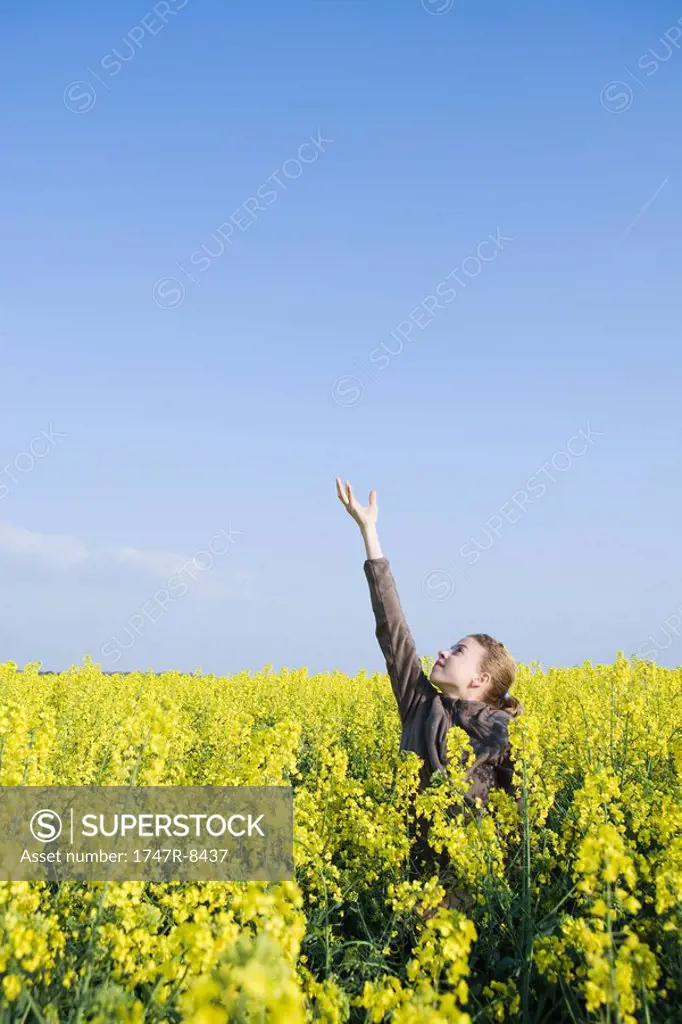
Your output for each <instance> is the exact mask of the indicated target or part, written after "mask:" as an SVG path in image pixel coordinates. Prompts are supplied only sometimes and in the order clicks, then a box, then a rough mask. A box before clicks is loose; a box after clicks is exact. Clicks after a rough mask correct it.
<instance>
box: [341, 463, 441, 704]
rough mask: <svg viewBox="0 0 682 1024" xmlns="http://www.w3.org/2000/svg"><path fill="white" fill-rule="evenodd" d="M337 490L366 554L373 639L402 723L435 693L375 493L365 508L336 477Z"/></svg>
mask: <svg viewBox="0 0 682 1024" xmlns="http://www.w3.org/2000/svg"><path fill="white" fill-rule="evenodd" d="M336 489H337V493H338V495H339V499H340V500H341V502H342V503H343V505H344V506H345V508H346V511H347V512H348V513H349V515H351V516H352V518H353V519H354V520H355V521H356V523H357V524H358V526H359V527H360V532H361V533H362V539H363V541H364V544H365V552H366V554H367V560H366V562H365V564H364V569H365V576H366V577H367V582H368V584H369V593H370V599H371V602H372V611H373V612H374V618H375V621H376V638H377V640H378V641H379V646H380V648H381V651H382V653H383V655H384V659H385V661H386V668H387V671H388V676H389V679H390V681H391V687H392V689H393V693H394V695H395V698H396V700H397V702H398V710H399V712H400V719H401V721H402V722H405V721H406V720H407V719H408V718H410V717H411V715H412V714H413V713H414V710H415V708H416V707H417V706H418V705H419V704H420V703H421V702H422V701H425V700H432V699H433V697H434V696H435V694H436V690H435V689H434V687H433V686H431V684H430V682H429V680H428V678H427V677H426V674H425V673H424V670H423V669H422V666H421V661H420V660H419V657H418V655H417V649H416V646H415V643H414V639H413V637H412V633H411V632H410V630H409V627H408V625H407V622H406V621H405V615H404V614H403V610H402V607H401V605H400V599H399V597H398V591H397V589H396V585H395V580H394V579H393V573H392V572H391V567H390V565H389V562H388V559H387V558H384V555H383V553H382V550H381V545H380V544H379V535H378V532H377V525H376V524H377V514H378V510H377V501H376V491H370V495H369V505H368V506H366V507H365V506H363V505H360V504H359V503H358V502H357V501H356V500H355V498H354V496H353V490H352V488H351V486H350V484H349V483H348V481H346V489H345V491H344V489H343V488H342V486H341V481H340V480H339V479H338V477H337V480H336Z"/></svg>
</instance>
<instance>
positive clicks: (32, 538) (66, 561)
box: [0, 523, 90, 569]
mask: <svg viewBox="0 0 682 1024" xmlns="http://www.w3.org/2000/svg"><path fill="white" fill-rule="evenodd" d="M0 552H5V553H6V554H8V555H13V556H15V557H29V558H37V559H39V560H40V561H42V562H45V563H47V564H48V565H51V566H54V567H56V568H58V569H68V568H69V567H70V566H73V565H77V564H78V563H80V562H83V561H85V559H87V558H88V557H89V554H90V552H89V551H88V549H87V548H86V546H85V545H84V544H83V543H82V542H81V541H79V540H77V538H75V537H69V536H68V535H67V534H62V533H35V532H33V531H32V530H25V529H24V528H23V527H21V526H12V525H11V524H10V523H0Z"/></svg>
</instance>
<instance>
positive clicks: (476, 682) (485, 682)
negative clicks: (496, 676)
mask: <svg viewBox="0 0 682 1024" xmlns="http://www.w3.org/2000/svg"><path fill="white" fill-rule="evenodd" d="M491 682H492V678H491V676H490V673H489V672H480V673H479V674H478V675H477V676H475V677H474V678H473V679H472V684H473V686H474V688H475V689H477V690H481V689H487V688H488V687H489V686H490V684H491Z"/></svg>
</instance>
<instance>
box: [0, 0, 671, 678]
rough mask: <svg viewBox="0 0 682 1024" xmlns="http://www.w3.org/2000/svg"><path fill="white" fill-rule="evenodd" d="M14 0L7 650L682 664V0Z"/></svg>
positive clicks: (61, 658)
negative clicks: (477, 636)
mask: <svg viewBox="0 0 682 1024" xmlns="http://www.w3.org/2000/svg"><path fill="white" fill-rule="evenodd" d="M446 8H447V9H446ZM440 11H442V13H439V12H440ZM2 17H3V22H4V24H3V33H2V40H1V42H0V49H1V50H2V66H3V69H4V78H5V82H4V91H5V95H6V97H8V96H11V100H10V102H6V103H5V104H4V105H3V111H2V114H1V115H0V119H1V128H2V137H3V143H4V145H3V148H2V156H1V157H0V174H1V176H2V181H1V184H2V187H1V188H0V206H1V209H0V213H1V220H2V232H3V243H4V244H3V245H2V250H1V252H0V260H1V262H2V266H1V271H2V272H1V274H0V345H1V350H2V365H3V375H2V380H3V401H2V403H1V405H0V420H1V424H2V430H1V431H0V449H1V451H0V460H1V465H2V466H3V467H5V468H4V469H3V470H2V472H0V645H1V649H2V651H1V654H0V656H1V657H2V658H3V659H4V660H9V659H12V660H15V661H17V662H18V663H20V664H24V663H26V662H29V661H37V660H39V661H42V663H43V665H44V667H46V668H51V669H58V668H63V667H65V666H67V665H69V664H73V663H78V662H80V661H81V660H82V658H83V656H84V655H85V654H89V655H91V656H92V657H93V658H94V659H95V660H96V661H98V662H100V663H101V664H102V666H103V667H104V668H108V669H115V668H120V669H132V668H150V667H152V668H156V669H163V668H178V669H182V670H192V669H194V668H201V669H203V670H204V671H211V672H217V673H229V672H234V671H238V670H242V669H254V670H255V669H259V668H261V667H262V666H264V665H265V664H272V665H273V666H275V667H276V668H279V667H280V666H282V665H287V666H289V667H299V666H304V665H305V666H308V668H309V669H310V670H311V671H325V670H332V669H340V670H343V671H349V672H356V671H358V670H359V669H361V668H366V669H368V670H377V669H381V668H382V667H383V664H382V661H381V655H380V652H379V650H378V647H377V645H376V641H375V639H374V634H373V622H372V617H371V610H370V606H369V599H368V594H367V584H366V581H365V578H364V574H363V571H362V562H363V558H364V553H363V548H362V544H361V540H360V537H359V535H358V533H357V529H356V527H355V525H354V524H353V523H352V521H351V520H350V519H349V518H348V517H347V515H346V514H345V512H344V511H343V509H342V507H341V505H340V504H339V503H338V499H337V498H336V494H335V487H334V478H335V476H336V475H341V476H342V477H344V478H348V479H350V480H351V482H352V483H353V485H354V487H355V490H356V492H357V493H358V494H359V495H360V496H362V497H363V498H366V495H367V493H368V491H369V489H370V487H375V488H376V489H377V492H378V500H379V526H380V535H381V539H382V543H383V546H384V551H385V554H386V555H387V556H388V557H389V558H390V560H391V564H392V567H393V570H394V573H395V575H396V579H397V581H398V585H399V589H400V594H401V599H402V603H403V607H404V608H405V611H406V613H407V614H408V619H409V622H410V625H411V626H412V629H413V632H414V634H415V636H416V639H417V645H418V649H419V651H420V653H422V654H432V653H434V652H435V650H436V649H437V648H438V647H439V646H441V645H443V644H444V643H453V642H454V641H455V640H456V639H457V638H458V637H460V636H461V635H463V634H465V633H467V632H470V631H472V632H473V631H486V632H490V633H492V634H494V635H496V636H498V637H499V638H500V639H502V640H503V641H505V643H507V645H508V646H509V647H510V649H511V650H512V651H513V653H514V654H515V655H516V656H517V657H518V658H519V659H521V660H523V661H531V660H533V659H535V660H539V661H541V662H542V663H543V664H545V665H548V664H575V663H577V662H581V661H583V660H585V659H588V658H589V659H592V660H593V661H603V660H611V659H612V658H613V656H614V654H615V652H616V650H618V649H623V650H625V651H626V652H627V653H632V652H633V651H634V650H636V649H637V648H638V647H640V645H642V644H643V643H645V642H647V643H648V653H649V654H651V653H652V651H653V653H654V654H655V656H656V658H657V660H658V661H659V662H660V663H662V664H669V665H672V664H678V663H680V661H682V616H681V615H680V613H679V612H678V611H677V609H678V608H679V607H680V605H681V604H682V572H681V570H682V557H681V554H680V548H681V541H680V536H679V508H680V498H681V494H680V404H679V380H680V370H681V369H682V354H681V353H682V349H681V346H680V336H679V322H680V318H679V301H680V298H679V297H680V280H681V271H682V258H681V257H680V253H679V242H678V239H679V235H680V227H681V224H682V214H681V212H680V210H681V206H680V156H681V153H682V143H681V142H680V136H679V131H678V120H679V100H680V90H681V88H682V45H681V43H680V42H679V41H678V40H679V39H680V36H678V29H679V30H680V34H681V35H682V7H679V6H678V5H674V4H671V3H667V2H661V3H659V4H657V5H655V7H653V6H650V5H647V4H644V3H641V2H640V3H630V2H626V3H619V4H616V3H612V2H608V3H604V4H600V5H597V6H595V5H593V4H588V3H586V2H579V3H575V4H571V5H566V4H561V5H557V4H550V5H548V4H546V3H540V2H531V3H528V2H526V3H522V4H517V5H513V6H509V5H501V4H498V3H491V2H488V0H476V2H475V3H474V2H473V0H457V2H456V3H454V5H452V6H451V7H450V6H449V3H448V0H424V3H423V4H422V2H420V0H397V2H391V3H388V2H387V0H293V2H292V3H288V4H281V3H275V2H274V0H260V2H259V3H257V4H256V3H250V4H227V3H219V2H218V0H187V2H185V0H167V2H163V3H156V4H155V5H154V4H150V3H146V2H137V0H136V2H133V0H120V2H119V3H117V4H91V3H84V2H73V0H72V2H67V3H66V4H62V5H59V6H55V5H54V4H52V3H47V2H46V0H26V2H25V3H23V4H21V5H16V6H14V7H13V8H11V9H9V10H7V11H4V12H3V15H2ZM666 33H667V40H666ZM311 137H312V138H313V139H318V140H324V141H318V143H317V144H315V143H311V142H310V139H311ZM259 190H260V191H259ZM273 194H274V198H273ZM221 226H222V233H223V240H222V241H221V236H220V233H219V229H220V228H221ZM491 236H492V237H493V238H495V237H502V238H504V239H507V241H504V242H502V243H501V244H500V243H498V245H497V246H494V245H492V244H491V243H490V242H489V241H488V242H486V241H485V240H486V239H487V240H489V239H490V237H491ZM225 238H226V239H227V240H225ZM204 246H206V247H207V248H203V247H204ZM221 246H222V249H223V251H222V253H221ZM207 251H208V252H210V253H211V254H212V255H211V256H210V257H206V252H207ZM477 253H478V254H479V256H480V255H481V254H483V255H485V259H480V258H479V256H477ZM170 278H175V279H176V281H169V280H168V279H170ZM178 282H180V283H181V285H182V288H180V285H179V284H178ZM453 284H454V289H455V294H454V296H452V295H451V291H452V286H453ZM448 288H450V289H451V290H450V291H447V289H448ZM183 289H184V291H183ZM434 295H435V296H436V298H438V296H440V297H441V298H444V297H445V298H447V297H448V296H450V298H448V299H447V301H443V302H440V303H439V305H438V306H434V302H429V301H427V298H428V297H429V296H434ZM180 299H181V300H182V301H179V300H180ZM434 301H435V300H434ZM429 308H430V309H431V315H430V316H427V311H428V309H429ZM410 314H412V318H411V319H410ZM409 322H411V323H412V325H413V326H412V328H409V327H408V326H406V325H407V324H408V323H409ZM401 330H402V334H401ZM382 345H385V346H388V349H382V348H381V346H382ZM387 350H388V351H390V352H391V355H390V357H388V358H385V357H384V358H380V353H382V352H384V353H385V352H386V351H387ZM394 353H395V354H394ZM350 378H353V379H350ZM581 429H582V430H583V431H586V432H588V434H589V436H590V438H591V440H590V443H589V444H587V443H585V444H581V443H580V442H579V441H576V440H573V441H571V439H572V438H575V437H576V435H577V434H578V432H579V431H580V430H581ZM45 434H47V438H46V437H45ZM578 436H579V435H578ZM569 443H570V448H569V449H568V451H569V452H571V451H572V452H574V453H578V452H580V454H574V455H571V454H564V455H562V454H560V453H562V452H564V453H566V452H567V445H569ZM583 449H584V450H583ZM552 460H553V461H552ZM541 467H544V470H542V469H541ZM538 470H540V471H541V477H540V480H541V481H542V482H544V484H545V489H544V491H542V490H541V488H539V486H538V479H537V477H536V481H535V484H534V485H533V484H531V485H530V486H531V489H532V488H533V486H534V490H532V491H531V493H532V495H533V498H532V500H530V497H529V498H528V500H527V501H525V502H524V499H523V497H522V496H521V497H519V491H522V492H523V490H524V489H526V493H527V494H528V493H529V492H528V488H527V487H526V485H527V483H528V481H529V479H530V478H531V477H533V476H534V475H536V474H537V472H538ZM514 495H516V496H517V499H516V503H515V502H514V501H513V500H512V499H513V496H514ZM519 500H520V501H521V506H519V504H518V501H519ZM510 501H511V502H512V503H511V505H510ZM519 508H520V511H519ZM501 509H504V511H503V512H500V510H501ZM498 520H499V521H498ZM220 531H226V533H223V537H224V536H226V535H227V533H229V535H230V538H231V539H230V542H229V543H227V544H225V545H222V542H219V541H213V540H212V538H215V537H216V536H218V535H220ZM207 545H212V546H213V548H215V549H216V552H217V551H218V550H220V552H221V553H220V554H218V553H211V551H209V553H208V555H206V554H205V555H198V553H199V552H202V551H204V552H206V551H207V550H209V549H208V547H207ZM462 550H464V552H465V554H462ZM472 552H475V553H476V554H478V558H476V559H475V560H474V559H473V554H472ZM195 556H196V558H197V561H196V562H195V561H193V559H194V558H195ZM197 565H200V566H206V568H201V570H199V569H197ZM187 566H189V567H188V568H184V569H183V572H184V575H183V576H182V577H181V578H182V580H183V581H184V582H185V588H184V589H183V588H182V587H181V586H180V584H179V582H178V580H177V574H178V570H180V569H181V567H187ZM192 567H194V571H193V572H192ZM171 578H174V579H175V582H174V584H173V585H172V586H171V588H170V589H169V587H168V581H169V580H170V579H171ZM160 593H161V595H162V596H161V597H159V596H158V595H159V594H160ZM164 593H165V594H166V596H165V597H164V596H163V594H164ZM143 609H144V610H143ZM678 619H680V623H679V624H678V621H677V620H678ZM666 621H667V622H668V627H667V630H666V628H665V627H664V626H663V624H664V623H666ZM131 623H132V627H131ZM677 632H679V633H680V635H681V636H680V638H678V637H677Z"/></svg>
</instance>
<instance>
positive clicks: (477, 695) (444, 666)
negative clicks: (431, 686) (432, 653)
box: [430, 636, 491, 700]
mask: <svg viewBox="0 0 682 1024" xmlns="http://www.w3.org/2000/svg"><path fill="white" fill-rule="evenodd" d="M484 655H485V650H484V648H483V647H482V646H481V644H479V642H478V640H474V638H473V637H471V636H465V637H464V639H463V640H459V641H458V642H457V643H456V644H454V645H453V646H452V647H444V648H443V649H442V650H440V651H439V652H438V657H437V659H436V661H435V663H434V666H433V668H432V670H431V676H430V678H431V682H432V683H436V685H437V686H438V687H439V688H440V689H441V690H442V691H443V693H444V694H445V695H446V696H447V697H460V698H462V699H463V700H483V697H484V696H485V693H486V691H487V689H488V688H489V686H490V683H491V679H490V675H489V673H488V672H481V663H482V661H483V657H484Z"/></svg>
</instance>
